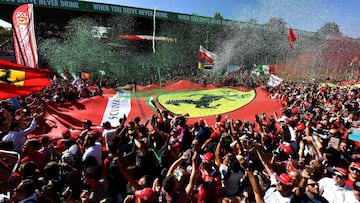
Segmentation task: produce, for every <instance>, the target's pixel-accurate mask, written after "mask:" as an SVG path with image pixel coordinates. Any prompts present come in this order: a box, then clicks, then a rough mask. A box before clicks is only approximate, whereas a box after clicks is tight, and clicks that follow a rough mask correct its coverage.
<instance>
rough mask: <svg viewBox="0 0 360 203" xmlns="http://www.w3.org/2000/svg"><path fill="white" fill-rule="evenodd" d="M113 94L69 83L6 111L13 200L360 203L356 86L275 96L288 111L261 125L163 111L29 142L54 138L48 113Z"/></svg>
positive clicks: (282, 89)
mask: <svg viewBox="0 0 360 203" xmlns="http://www.w3.org/2000/svg"><path fill="white" fill-rule="evenodd" d="M96 84H100V85H96ZM101 84H102V83H101V82H100V83H94V84H91V83H84V82H83V81H82V80H74V81H73V82H72V83H70V82H64V81H57V82H54V84H53V85H52V86H51V87H48V88H45V89H44V90H43V91H41V92H40V93H36V94H35V93H34V94H32V95H29V96H25V97H21V98H18V99H17V101H16V102H14V101H12V102H10V101H9V100H3V101H2V102H1V137H2V141H1V148H2V149H3V150H0V157H1V159H0V174H1V175H0V180H1V181H2V183H1V185H2V186H0V190H1V191H0V192H1V193H2V196H1V197H2V200H1V201H3V202H59V203H60V202H89V203H93V202H94V203H95V202H96V203H97V202H116V203H117V202H209V203H211V202H224V203H225V202H269V203H271V202H334V203H335V202H346V203H355V202H359V200H360V148H359V147H358V145H357V143H356V142H354V141H352V140H350V139H348V138H349V136H351V135H355V134H356V132H357V131H356V129H357V128H358V127H359V126H360V119H359V102H360V89H359V88H357V87H355V86H351V87H345V86H336V87H330V86H327V85H325V86H322V85H320V84H319V83H316V82H314V81H312V82H306V83H305V82H303V83H298V82H283V83H282V84H280V85H279V86H277V87H268V86H264V89H265V90H266V91H267V92H268V93H269V97H270V98H272V99H273V100H274V102H279V103H281V104H282V109H281V111H280V112H277V110H274V114H272V115H267V114H266V113H262V114H258V115H254V120H253V121H245V120H241V119H233V118H228V117H226V116H223V115H217V116H216V118H215V122H214V123H207V121H206V119H204V118H200V119H199V120H198V121H197V122H195V123H189V122H188V119H187V115H174V114H172V113H171V112H169V111H167V110H166V109H160V108H157V113H155V114H153V115H152V116H151V117H150V118H148V119H147V120H145V121H143V120H141V119H140V117H136V118H131V119H130V118H127V117H126V116H124V117H123V118H121V119H120V120H119V125H118V126H111V125H110V123H109V122H104V123H103V124H102V126H101V128H99V126H97V127H96V126H94V125H93V124H92V121H91V120H85V121H83V123H82V131H81V133H80V134H79V135H77V136H74V135H73V134H72V131H71V130H68V129H67V130H64V131H63V132H62V137H63V138H62V139H60V140H51V138H49V137H48V136H34V137H29V135H30V134H32V133H33V134H36V133H34V131H36V130H39V129H40V132H41V131H42V130H43V129H42V128H43V127H42V123H44V120H45V118H44V115H43V112H44V111H43V108H44V106H45V105H47V104H48V103H61V102H67V101H75V100H77V99H80V98H84V97H89V96H94V95H101V94H102V91H101ZM90 87H91V88H90ZM153 104H154V106H157V104H156V102H155V101H154V102H153ZM16 160H20V161H19V164H18V165H17V164H16V163H17V162H16Z"/></svg>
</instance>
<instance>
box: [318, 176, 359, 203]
mask: <svg viewBox="0 0 360 203" xmlns="http://www.w3.org/2000/svg"><path fill="white" fill-rule="evenodd" d="M318 183H319V189H320V191H324V192H323V194H322V195H321V196H323V197H324V198H325V199H326V200H327V201H329V203H338V202H345V201H346V199H348V198H350V197H351V196H354V194H353V191H352V189H351V188H350V187H349V186H347V185H345V186H344V187H339V186H336V185H335V181H334V180H333V179H332V178H328V177H325V178H322V179H321V180H319V181H318Z"/></svg>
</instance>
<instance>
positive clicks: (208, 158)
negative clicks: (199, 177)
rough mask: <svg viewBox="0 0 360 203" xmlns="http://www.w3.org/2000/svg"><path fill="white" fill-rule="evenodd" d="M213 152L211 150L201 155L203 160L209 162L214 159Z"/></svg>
mask: <svg viewBox="0 0 360 203" xmlns="http://www.w3.org/2000/svg"><path fill="white" fill-rule="evenodd" d="M213 156H214V155H213V154H212V153H210V152H207V153H205V154H202V155H200V158H201V160H202V161H203V162H205V163H209V162H210V161H211V160H212V159H213Z"/></svg>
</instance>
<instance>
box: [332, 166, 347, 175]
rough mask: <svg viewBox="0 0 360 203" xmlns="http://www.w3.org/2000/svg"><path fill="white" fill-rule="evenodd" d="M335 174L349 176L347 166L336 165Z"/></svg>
mask: <svg viewBox="0 0 360 203" xmlns="http://www.w3.org/2000/svg"><path fill="white" fill-rule="evenodd" d="M333 174H336V175H338V176H342V177H345V176H347V170H346V169H345V168H341V167H335V168H334V171H333Z"/></svg>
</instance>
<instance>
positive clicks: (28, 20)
mask: <svg viewBox="0 0 360 203" xmlns="http://www.w3.org/2000/svg"><path fill="white" fill-rule="evenodd" d="M33 11H34V9H33V4H23V5H20V6H19V7H17V8H16V10H15V11H14V13H13V16H12V20H13V28H14V29H13V31H14V33H13V38H14V49H15V57H16V62H17V63H18V64H22V65H24V66H27V67H30V68H37V67H38V54H37V45H36V39H35V31H34V30H35V29H34V12H33Z"/></svg>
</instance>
